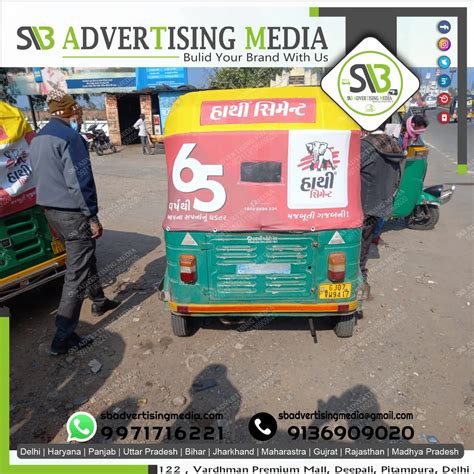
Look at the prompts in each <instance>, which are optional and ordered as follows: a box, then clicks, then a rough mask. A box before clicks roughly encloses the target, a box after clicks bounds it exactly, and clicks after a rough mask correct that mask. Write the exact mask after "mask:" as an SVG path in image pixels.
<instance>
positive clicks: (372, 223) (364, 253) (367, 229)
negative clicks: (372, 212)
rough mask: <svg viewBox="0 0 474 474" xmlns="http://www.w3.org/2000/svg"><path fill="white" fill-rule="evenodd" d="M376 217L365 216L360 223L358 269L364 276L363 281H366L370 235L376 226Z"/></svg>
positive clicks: (371, 235)
mask: <svg viewBox="0 0 474 474" xmlns="http://www.w3.org/2000/svg"><path fill="white" fill-rule="evenodd" d="M377 221H378V217H374V216H366V217H365V218H364V223H363V224H362V242H361V244H360V271H361V272H362V276H363V277H364V281H367V274H368V270H367V260H368V259H369V249H370V244H371V243H372V237H373V234H374V231H375V228H376V227H377Z"/></svg>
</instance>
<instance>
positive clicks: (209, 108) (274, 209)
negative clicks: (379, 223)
mask: <svg viewBox="0 0 474 474" xmlns="http://www.w3.org/2000/svg"><path fill="white" fill-rule="evenodd" d="M164 143H165V153H166V161H167V173H168V183H169V184H168V206H167V214H166V216H165V219H164V222H163V228H164V235H165V241H166V257H167V269H166V273H165V276H164V279H163V281H162V282H161V284H160V298H161V299H162V300H163V301H164V302H165V305H166V307H167V308H168V309H169V311H170V312H171V325H172V329H173V332H174V334H175V335H176V336H189V335H191V334H192V333H193V331H194V327H195V326H194V324H195V323H194V322H195V321H197V320H198V319H199V318H202V317H218V318H232V317H235V318H238V319H239V320H241V319H242V318H245V317H253V316H260V317H261V316H272V317H276V316H285V317H288V316H290V317H304V318H308V319H309V321H310V328H311V333H312V335H313V337H314V338H315V340H316V333H315V330H314V321H313V318H315V317H319V316H328V317H331V318H333V320H334V323H335V332H336V334H337V335H338V336H339V337H350V336H352V334H353V331H354V326H355V324H356V316H355V315H356V312H357V311H358V308H359V294H360V287H361V283H362V280H361V277H360V269H359V254H360V241H361V224H362V220H363V214H362V209H361V202H360V162H359V158H360V156H359V155H360V129H359V127H358V126H357V124H356V123H355V122H354V121H352V119H351V118H350V117H349V116H348V115H346V114H345V113H344V112H343V111H342V110H341V109H340V108H339V107H338V106H337V105H336V104H335V103H334V102H333V101H332V100H331V99H330V98H329V97H328V96H326V95H325V94H324V92H323V91H322V90H321V89H320V88H319V87H308V88H298V87H284V88H262V89H239V90H214V91H203V92H193V93H189V94H186V95H183V96H182V97H180V98H179V99H178V100H177V101H176V102H175V103H174V105H173V107H172V109H171V111H170V114H169V116H168V119H167V123H166V131H165V138H164Z"/></svg>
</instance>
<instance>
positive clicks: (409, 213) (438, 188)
mask: <svg viewBox="0 0 474 474" xmlns="http://www.w3.org/2000/svg"><path fill="white" fill-rule="evenodd" d="M427 158H428V148H426V146H424V145H414V146H411V147H409V149H408V155H407V159H406V163H405V168H404V170H403V175H402V180H401V183H400V187H399V188H398V191H397V194H396V195H395V201H394V204H393V215H392V217H393V218H405V221H406V223H407V226H408V227H409V228H410V229H416V230H431V229H434V227H435V226H436V224H437V222H438V220H439V210H440V206H441V204H446V203H447V202H449V200H450V199H451V197H452V195H453V192H454V189H455V186H450V187H446V186H445V185H443V184H437V185H435V186H430V187H428V188H424V189H423V180H424V179H425V175H426V169H427V161H428V160H427Z"/></svg>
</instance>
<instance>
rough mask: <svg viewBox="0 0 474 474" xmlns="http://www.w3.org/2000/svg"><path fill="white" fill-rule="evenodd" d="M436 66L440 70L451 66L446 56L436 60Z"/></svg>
mask: <svg viewBox="0 0 474 474" xmlns="http://www.w3.org/2000/svg"><path fill="white" fill-rule="evenodd" d="M438 66H439V67H440V68H441V69H448V67H449V66H451V59H449V58H448V56H440V57H439V58H438Z"/></svg>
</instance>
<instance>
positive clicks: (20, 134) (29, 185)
mask: <svg viewBox="0 0 474 474" xmlns="http://www.w3.org/2000/svg"><path fill="white" fill-rule="evenodd" d="M33 136H34V132H33V131H32V129H31V127H30V125H29V123H28V122H27V120H26V119H25V117H24V115H23V114H22V113H21V111H20V110H19V109H17V108H16V107H13V106H11V105H9V104H7V103H6V102H2V101H0V217H4V216H7V215H10V214H14V213H16V212H19V211H22V210H24V209H28V208H30V207H32V206H34V205H35V202H36V193H35V188H34V183H33V180H32V178H31V163H30V159H29V157H28V148H29V144H30V142H31V140H32V139H33Z"/></svg>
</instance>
